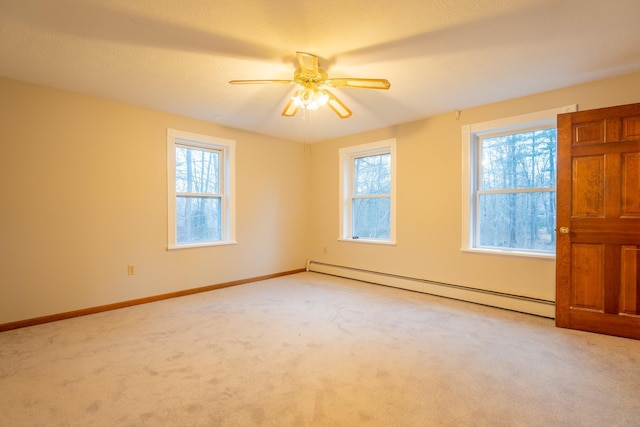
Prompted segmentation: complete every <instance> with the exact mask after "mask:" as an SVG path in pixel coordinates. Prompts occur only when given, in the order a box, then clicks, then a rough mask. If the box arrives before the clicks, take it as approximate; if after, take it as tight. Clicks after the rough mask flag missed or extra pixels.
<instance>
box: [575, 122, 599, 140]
mask: <svg viewBox="0 0 640 427" xmlns="http://www.w3.org/2000/svg"><path fill="white" fill-rule="evenodd" d="M605 130H606V124H605V121H604V120H598V121H595V122H590V123H579V124H576V125H574V127H573V144H574V145H587V144H602V143H603V142H604V141H605Z"/></svg>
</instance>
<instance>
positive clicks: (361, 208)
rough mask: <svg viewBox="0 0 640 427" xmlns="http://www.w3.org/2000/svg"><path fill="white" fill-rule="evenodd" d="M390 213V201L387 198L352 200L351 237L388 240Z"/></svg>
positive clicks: (389, 235)
mask: <svg viewBox="0 0 640 427" xmlns="http://www.w3.org/2000/svg"><path fill="white" fill-rule="evenodd" d="M390 213H391V200H390V198H389V197H374V198H363V199H353V205H352V221H353V223H352V228H351V230H352V232H353V236H352V237H358V238H360V239H390V238H391V222H390Z"/></svg>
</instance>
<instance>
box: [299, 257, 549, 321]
mask: <svg viewBox="0 0 640 427" xmlns="http://www.w3.org/2000/svg"><path fill="white" fill-rule="evenodd" d="M307 271H313V272H316V273H324V274H328V275H331V276H338V277H344V278H347V279H355V280H360V281H363V282H368V283H374V284H377V285H385V286H391V287H394V288H400V289H406V290H410V291H415V292H422V293H425V294H431V295H437V296H441V297H447V298H453V299H457V300H462V301H468V302H473V303H477V304H483V305H488V306H492V307H498V308H504V309H507V310H513V311H519V312H522V313H528V314H535V315H536V316H542V317H549V318H552V319H553V318H555V303H554V302H553V301H548V300H543V299H537V298H530V297H525V296H520V295H513V294H508V293H503V292H496V291H489V290H485V289H477V288H471V287H468V286H461V285H453V284H450V283H442V282H435V281H432V280H425V279H417V278H414V277H406V276H400V275H397V274H389V273H382V272H378V271H371V270H364V269H361V268H354V267H347V266H343V265H335V264H327V263H324V262H318V261H313V260H309V261H307Z"/></svg>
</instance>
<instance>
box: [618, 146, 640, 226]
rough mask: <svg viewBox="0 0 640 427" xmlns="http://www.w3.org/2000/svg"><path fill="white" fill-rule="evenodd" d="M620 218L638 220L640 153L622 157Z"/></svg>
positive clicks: (639, 208)
mask: <svg viewBox="0 0 640 427" xmlns="http://www.w3.org/2000/svg"><path fill="white" fill-rule="evenodd" d="M621 186H622V191H621V195H622V200H621V216H622V217H626V218H640V190H639V189H640V153H625V154H623V155H622V182H621Z"/></svg>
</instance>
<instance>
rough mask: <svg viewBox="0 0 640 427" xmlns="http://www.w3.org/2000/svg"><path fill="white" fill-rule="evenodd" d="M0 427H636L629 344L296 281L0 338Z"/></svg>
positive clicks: (315, 279)
mask: <svg viewBox="0 0 640 427" xmlns="http://www.w3.org/2000/svg"><path fill="white" fill-rule="evenodd" d="M0 425H2V426H254V425H255V426H360V425H362V426H638V425H640V341H633V340H628V339H623V338H615V337H608V336H602V335H596V334H589V333H583V332H576V331H568V330H563V329H557V328H555V327H554V324H553V321H552V320H549V319H543V318H538V317H534V316H529V315H525V314H519V313H513V312H509V311H504V310H499V309H493V308H488V307H482V306H478V305H474V304H469V303H464V302H459V301H452V300H447V299H443V298H438V297H432V296H429V295H423V294H418V293H413V292H408V291H403V290H398V289H392V288H386V287H382V286H377V285H370V284H365V283H360V282H356V281H351V280H346V279H339V278H335V277H331V276H325V275H321V274H316V273H301V274H296V275H292V276H285V277H281V278H277V279H272V280H267V281H263V282H257V283H252V284H247V285H242V286H238V287H233V288H226V289H221V290H216V291H212V292H207V293H202V294H197V295H191V296H187V297H182V298H178V299H173V300H166V301H161V302H156V303H152V304H147V305H143V306H136V307H131V308H127V309H122V310H117V311H111V312H106V313H101V314H96V315H92V316H86V317H81V318H76V319H70V320H65V321H61V322H56V323H50V324H46V325H40V326H36V327H31V328H24V329H19V330H14V331H8V332H3V333H0Z"/></svg>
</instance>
